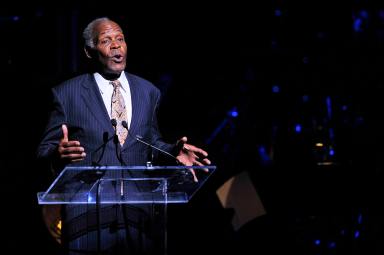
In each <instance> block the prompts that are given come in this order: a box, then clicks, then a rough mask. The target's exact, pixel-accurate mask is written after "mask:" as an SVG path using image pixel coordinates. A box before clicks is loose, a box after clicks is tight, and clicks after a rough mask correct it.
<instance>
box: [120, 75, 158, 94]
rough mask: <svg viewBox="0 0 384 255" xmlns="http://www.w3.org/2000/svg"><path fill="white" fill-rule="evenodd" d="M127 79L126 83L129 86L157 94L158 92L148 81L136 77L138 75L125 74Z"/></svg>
mask: <svg viewBox="0 0 384 255" xmlns="http://www.w3.org/2000/svg"><path fill="white" fill-rule="evenodd" d="M125 75H126V77H127V79H128V82H130V85H131V84H132V83H133V84H132V85H135V84H138V85H139V86H140V87H141V88H144V89H147V90H150V91H155V92H156V93H159V92H160V90H159V89H158V88H157V87H156V86H155V85H154V84H153V83H152V82H150V81H148V80H146V79H144V78H142V77H140V76H138V75H135V74H131V73H127V72H126V73H125Z"/></svg>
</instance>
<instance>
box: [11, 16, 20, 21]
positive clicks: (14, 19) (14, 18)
mask: <svg viewBox="0 0 384 255" xmlns="http://www.w3.org/2000/svg"><path fill="white" fill-rule="evenodd" d="M12 20H13V21H19V20H20V17H19V16H13V17H12Z"/></svg>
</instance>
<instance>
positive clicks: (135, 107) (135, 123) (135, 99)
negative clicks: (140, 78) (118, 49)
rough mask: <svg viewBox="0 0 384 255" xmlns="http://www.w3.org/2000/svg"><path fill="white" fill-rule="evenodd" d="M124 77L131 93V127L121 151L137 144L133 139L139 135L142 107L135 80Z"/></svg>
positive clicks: (130, 77)
mask: <svg viewBox="0 0 384 255" xmlns="http://www.w3.org/2000/svg"><path fill="white" fill-rule="evenodd" d="M125 75H126V77H127V79H128V83H129V89H130V91H131V101H132V118H131V125H130V127H129V131H128V132H129V135H128V137H127V140H125V143H124V144H123V149H125V148H127V147H129V146H130V145H132V144H134V143H136V142H137V141H136V139H135V136H136V135H140V131H139V123H140V122H141V119H142V118H143V114H142V113H141V110H142V109H143V106H142V105H141V100H140V84H139V83H138V82H137V80H136V79H134V78H133V77H132V76H130V75H129V74H128V73H125Z"/></svg>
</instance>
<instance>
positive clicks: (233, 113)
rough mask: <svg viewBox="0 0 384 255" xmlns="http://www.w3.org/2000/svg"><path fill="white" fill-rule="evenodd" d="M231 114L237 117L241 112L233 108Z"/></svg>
mask: <svg viewBox="0 0 384 255" xmlns="http://www.w3.org/2000/svg"><path fill="white" fill-rule="evenodd" d="M230 115H231V116H232V117H234V118H236V117H237V116H239V113H238V112H237V111H236V110H233V111H231V113H230Z"/></svg>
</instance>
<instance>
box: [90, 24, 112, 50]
mask: <svg viewBox="0 0 384 255" xmlns="http://www.w3.org/2000/svg"><path fill="white" fill-rule="evenodd" d="M106 21H112V20H110V19H109V18H107V17H102V18H97V19H94V20H92V21H91V22H90V23H89V24H88V25H87V27H86V28H85V29H84V31H83V39H84V44H85V46H86V47H89V48H91V49H94V48H96V35H95V28H96V27H97V25H99V24H100V23H102V22H106Z"/></svg>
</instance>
